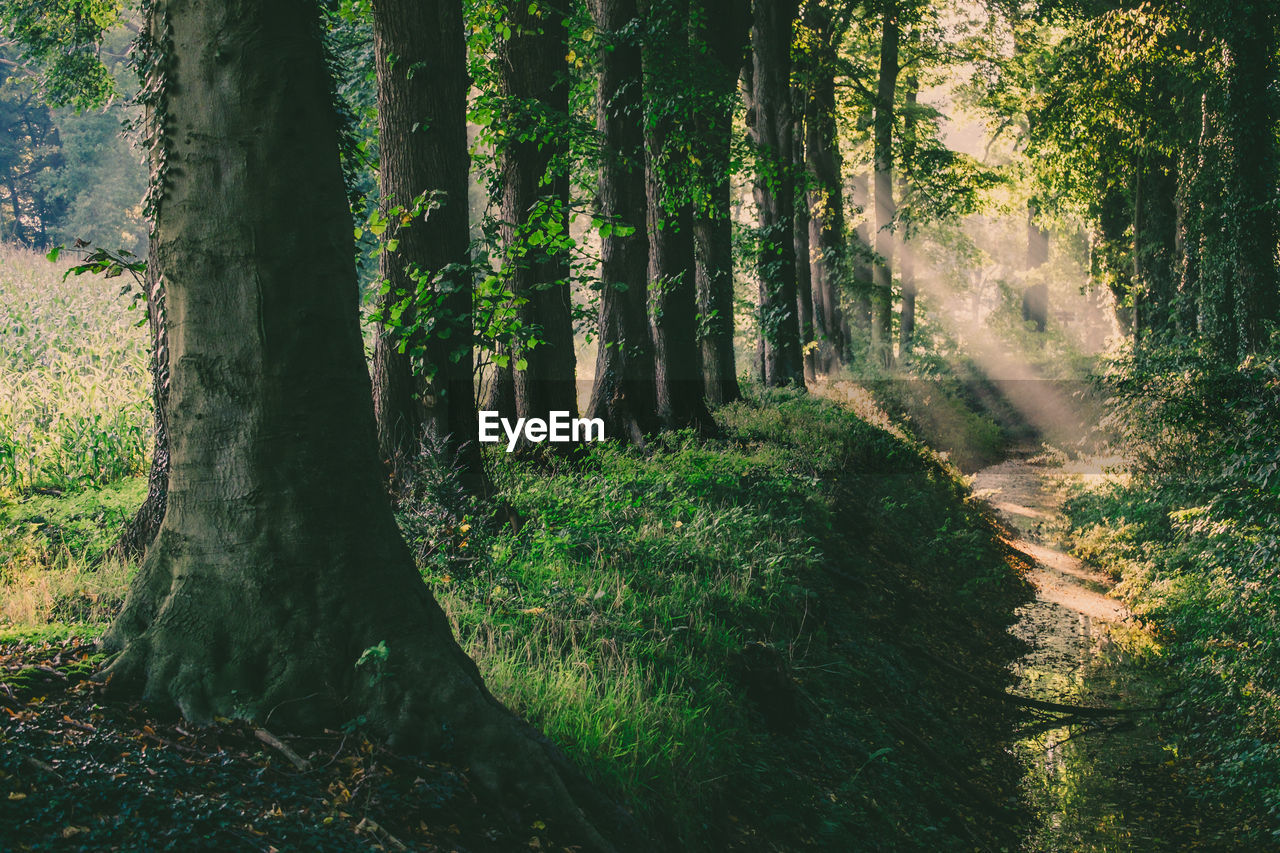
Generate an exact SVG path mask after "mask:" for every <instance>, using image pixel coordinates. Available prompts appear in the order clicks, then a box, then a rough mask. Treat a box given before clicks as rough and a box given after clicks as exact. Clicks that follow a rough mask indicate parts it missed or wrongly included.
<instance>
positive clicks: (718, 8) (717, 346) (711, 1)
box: [693, 0, 750, 405]
mask: <svg viewBox="0 0 1280 853" xmlns="http://www.w3.org/2000/svg"><path fill="white" fill-rule="evenodd" d="M698 11H699V13H700V14H698V15H697V16H696V30H695V33H694V38H695V43H696V44H697V45H698V46H699V47H701V48H702V50H701V51H699V52H697V55H698V56H699V57H700V58H701V59H702V65H701V66H700V68H701V72H702V74H701V76H702V79H703V80H705V81H706V82H705V84H704V85H705V86H706V92H707V99H706V103H705V104H703V105H702V106H701V108H700V109H699V110H698V114H697V115H696V116H695V119H694V120H695V122H696V130H697V134H696V137H695V139H696V144H697V145H698V148H699V153H698V159H699V160H701V162H702V167H701V169H700V173H699V174H700V178H701V181H700V183H701V186H702V188H703V190H704V192H705V202H704V204H703V205H702V206H701V207H699V208H697V209H695V210H694V213H693V243H694V261H695V276H696V280H697V289H698V313H699V314H700V315H701V318H702V336H701V337H702V377H703V386H704V390H705V392H706V395H707V399H708V400H709V401H710V402H711V403H713V404H715V405H723V404H725V403H731V402H733V401H734V400H737V399H738V398H739V397H740V396H741V391H740V390H739V388H738V368H737V365H736V364H735V359H734V352H733V337H734V311H733V221H732V220H731V219H730V216H729V209H730V205H731V203H732V191H731V188H730V185H729V172H730V159H731V156H730V143H731V141H732V136H733V97H734V94H735V93H736V91H737V87H738V74H739V72H740V71H741V69H742V64H743V61H744V59H745V58H746V48H747V33H748V30H749V28H750V10H749V9H748V6H747V4H746V3H745V2H743V0H705V2H703V3H702V4H701V6H700V8H699V9H698ZM703 51H705V53H703Z"/></svg>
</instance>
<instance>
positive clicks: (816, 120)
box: [805, 3, 849, 372]
mask: <svg viewBox="0 0 1280 853" xmlns="http://www.w3.org/2000/svg"><path fill="white" fill-rule="evenodd" d="M806 15H807V18H808V21H807V24H808V26H809V28H810V29H811V30H812V31H813V33H814V35H815V38H816V39H817V45H818V46H817V48H816V49H815V51H814V55H813V56H812V58H811V60H810V61H811V63H812V64H811V68H810V74H811V77H810V80H811V86H810V89H809V98H808V104H807V107H806V110H805V162H806V164H807V166H808V172H809V181H810V189H809V197H808V204H809V211H810V218H809V249H810V252H811V253H812V255H813V258H812V263H811V264H810V277H811V280H812V284H813V294H814V304H815V306H817V305H820V306H821V314H822V317H821V322H816V323H815V326H819V327H820V331H821V336H823V337H824V345H823V347H822V349H821V350H820V359H821V361H822V369H823V370H824V371H826V372H830V371H831V370H832V369H833V368H834V367H835V366H836V365H837V364H839V363H842V362H844V361H846V360H848V358H849V353H848V340H847V339H846V337H845V333H844V326H845V320H844V316H843V314H844V311H843V309H842V308H841V305H840V287H839V282H840V278H841V270H842V268H843V265H844V241H845V234H844V227H845V225H844V219H845V217H844V186H843V179H842V177H841V174H840V173H841V166H840V145H839V140H838V137H837V135H836V133H837V130H836V87H835V73H834V62H835V45H834V44H832V33H831V13H830V10H829V9H828V8H827V7H826V6H825V5H824V4H822V3H810V4H808V6H807V10H806Z"/></svg>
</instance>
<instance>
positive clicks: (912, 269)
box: [898, 29, 920, 361]
mask: <svg viewBox="0 0 1280 853" xmlns="http://www.w3.org/2000/svg"><path fill="white" fill-rule="evenodd" d="M908 44H910V45H911V48H912V53H914V54H917V56H918V54H919V50H920V31H919V30H918V29H913V30H912V31H911V35H910V36H909V37H908ZM903 90H904V91H903V101H904V103H905V111H906V115H905V116H904V118H903V122H902V123H903V128H904V131H903V143H902V179H901V181H900V184H901V186H902V195H903V197H904V198H905V197H906V193H907V177H906V176H907V175H909V174H911V171H912V167H913V164H914V162H915V152H916V140H915V133H916V131H915V123H916V116H915V109H916V100H917V98H918V97H919V95H920V79H919V78H918V77H916V75H915V73H914V71H913V72H911V73H908V74H907V77H906V79H905V80H904V81H903ZM910 239H911V237H910V235H909V234H908V233H907V230H906V229H905V228H904V229H903V231H902V246H901V248H902V258H901V260H900V261H899V264H898V277H899V279H900V280H901V282H902V308H901V311H900V313H899V314H898V357H899V358H901V359H902V360H903V361H906V360H908V359H910V358H911V350H912V348H913V347H914V346H915V339H916V294H917V293H918V292H919V286H918V284H917V282H916V259H915V256H914V255H913V254H912V252H911V248H910V247H909V246H908V245H907V244H908V242H910Z"/></svg>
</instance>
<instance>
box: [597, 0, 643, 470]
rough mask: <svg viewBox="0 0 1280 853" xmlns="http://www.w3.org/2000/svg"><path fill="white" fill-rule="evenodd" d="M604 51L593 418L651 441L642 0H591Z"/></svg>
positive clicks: (625, 435) (613, 431) (637, 440)
mask: <svg viewBox="0 0 1280 853" xmlns="http://www.w3.org/2000/svg"><path fill="white" fill-rule="evenodd" d="M591 16H592V18H593V20H594V22H595V26H596V33H597V36H596V38H597V40H598V41H599V43H600V53H599V56H598V59H597V62H598V67H599V93H598V96H597V99H596V103H597V113H596V116H597V118H596V126H597V129H598V131H599V134H600V182H599V213H598V217H599V220H600V222H601V229H600V237H601V239H600V325H599V332H598V342H599V349H598V351H597V357H596V376H595V381H594V383H593V384H592V386H591V402H590V404H589V405H588V406H587V416H588V417H591V418H600V419H602V420H603V421H604V427H605V435H608V436H611V437H615V438H618V439H620V440H622V441H629V442H631V443H633V444H644V440H645V439H644V437H645V435H646V434H647V433H651V432H653V431H654V430H655V429H656V428H657V418H656V415H655V413H656V410H657V400H656V395H655V390H654V357H653V338H652V336H651V334H650V331H649V316H648V306H647V305H646V301H647V298H648V297H647V294H648V285H647V278H648V264H649V238H648V234H647V232H646V229H645V228H644V224H645V215H646V210H647V207H646V199H645V192H646V187H645V177H644V127H643V123H642V119H641V117H642V115H643V107H644V99H643V84H642V80H643V76H642V63H641V54H640V45H639V44H638V43H637V42H636V40H635V31H636V29H637V11H636V4H635V0H591Z"/></svg>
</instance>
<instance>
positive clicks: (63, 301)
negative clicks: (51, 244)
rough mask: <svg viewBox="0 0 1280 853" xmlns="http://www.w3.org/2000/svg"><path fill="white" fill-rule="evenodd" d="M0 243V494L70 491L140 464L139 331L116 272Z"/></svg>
mask: <svg viewBox="0 0 1280 853" xmlns="http://www.w3.org/2000/svg"><path fill="white" fill-rule="evenodd" d="M65 269H66V265H65V264H63V263H59V264H53V263H50V262H49V261H48V260H47V259H46V258H45V257H44V256H43V255H41V254H39V253H35V252H29V251H23V250H19V249H14V248H11V247H0V494H3V493H5V492H9V493H15V492H16V493H22V492H31V491H35V490H41V489H56V490H59V491H73V490H77V489H82V488H85V487H88V486H93V485H101V484H104V483H109V482H111V481H113V480H117V479H119V478H121V477H125V476H129V475H132V474H137V473H139V472H141V471H143V470H145V467H146V465H147V454H148V452H149V450H150V429H151V413H150V403H149V393H148V391H149V381H150V380H149V374H148V370H147V336H146V329H145V328H139V326H138V321H139V320H140V319H141V318H142V315H141V314H140V313H139V312H138V311H130V310H127V309H128V308H129V306H130V304H131V303H130V301H129V299H128V297H126V296H123V295H121V287H120V284H121V282H122V281H123V280H122V279H114V280H104V279H102V278H100V277H96V276H92V275H83V276H70V277H68V278H66V279H65V280H64V278H63V271H64V270H65Z"/></svg>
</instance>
